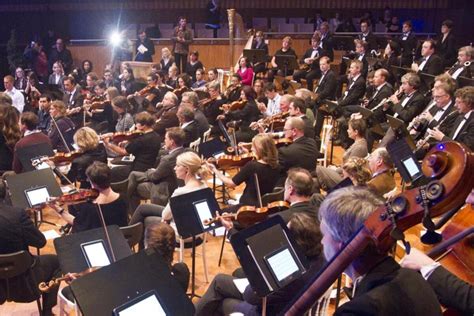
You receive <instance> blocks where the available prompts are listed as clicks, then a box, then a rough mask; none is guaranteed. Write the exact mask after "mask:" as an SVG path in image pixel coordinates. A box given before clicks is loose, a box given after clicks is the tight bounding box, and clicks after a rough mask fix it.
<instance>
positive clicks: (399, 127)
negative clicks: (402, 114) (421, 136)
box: [387, 115, 416, 151]
mask: <svg viewBox="0 0 474 316" xmlns="http://www.w3.org/2000/svg"><path fill="white" fill-rule="evenodd" d="M387 120H388V124H389V125H390V127H391V128H392V130H393V132H394V134H395V138H396V139H402V138H404V139H405V140H406V142H407V144H408V146H410V148H411V150H412V151H415V149H416V145H415V141H414V140H413V138H412V137H411V135H410V133H409V132H408V131H407V128H406V127H405V122H403V121H402V120H400V119H398V118H396V117H393V116H391V115H387Z"/></svg>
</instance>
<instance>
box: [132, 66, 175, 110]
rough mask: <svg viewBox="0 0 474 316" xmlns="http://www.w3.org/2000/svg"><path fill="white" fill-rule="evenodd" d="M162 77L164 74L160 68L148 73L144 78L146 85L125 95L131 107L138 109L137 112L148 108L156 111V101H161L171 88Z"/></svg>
mask: <svg viewBox="0 0 474 316" xmlns="http://www.w3.org/2000/svg"><path fill="white" fill-rule="evenodd" d="M163 79H164V74H163V72H162V71H161V70H159V71H157V72H156V73H150V74H149V75H148V76H147V79H146V81H147V84H148V85H147V86H146V87H145V88H143V89H142V90H140V91H137V92H135V93H134V94H133V95H129V96H128V97H127V99H128V100H129V101H130V103H131V104H132V105H133V107H134V108H135V109H138V112H141V111H142V110H143V111H144V110H149V108H152V109H153V110H151V111H152V112H156V105H157V103H158V102H161V101H163V97H164V96H165V94H166V92H168V91H171V90H172V88H171V87H170V86H167V85H165V84H164V83H163ZM149 111H150V110H149Z"/></svg>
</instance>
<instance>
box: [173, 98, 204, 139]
mask: <svg viewBox="0 0 474 316" xmlns="http://www.w3.org/2000/svg"><path fill="white" fill-rule="evenodd" d="M176 116H177V117H178V120H179V127H180V128H181V129H182V130H183V132H184V135H185V136H184V147H189V145H190V144H191V143H192V142H194V141H195V140H197V139H198V138H199V137H200V135H199V126H198V123H197V122H196V120H195V119H194V111H193V109H192V108H191V107H190V106H187V105H184V104H181V105H180V106H179V108H178V112H176Z"/></svg>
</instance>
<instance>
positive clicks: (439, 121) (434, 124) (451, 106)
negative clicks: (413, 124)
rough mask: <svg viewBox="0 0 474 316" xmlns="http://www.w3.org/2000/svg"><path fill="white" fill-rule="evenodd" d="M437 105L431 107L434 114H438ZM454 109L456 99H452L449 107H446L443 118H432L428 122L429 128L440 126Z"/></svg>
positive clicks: (431, 112)
mask: <svg viewBox="0 0 474 316" xmlns="http://www.w3.org/2000/svg"><path fill="white" fill-rule="evenodd" d="M437 110H438V109H437V107H436V106H434V107H432V108H430V110H429V111H430V114H431V115H432V116H435V114H436V111H437ZM452 111H455V109H454V101H451V104H450V105H449V107H448V108H447V109H446V111H444V113H443V115H441V118H440V119H439V120H438V121H437V120H432V121H431V122H430V123H429V124H428V128H431V129H433V128H435V127H437V126H438V124H439V123H442V121H444V119H445V118H446V117H447V116H448V115H449V114H450V113H451V112H452ZM453 122H454V121H452V122H451V123H453Z"/></svg>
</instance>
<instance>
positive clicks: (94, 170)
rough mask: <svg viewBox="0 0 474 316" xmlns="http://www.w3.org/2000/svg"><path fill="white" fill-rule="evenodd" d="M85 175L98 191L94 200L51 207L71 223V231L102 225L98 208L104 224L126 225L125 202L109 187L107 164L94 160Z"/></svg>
mask: <svg viewBox="0 0 474 316" xmlns="http://www.w3.org/2000/svg"><path fill="white" fill-rule="evenodd" d="M86 176H87V178H88V180H89V181H90V183H91V186H92V189H95V190H97V191H99V196H98V197H97V198H96V199H95V200H93V201H88V202H84V203H81V204H77V205H71V206H69V210H65V209H63V208H61V207H60V206H59V205H58V204H57V203H53V204H51V206H52V208H53V209H55V210H56V212H58V214H59V215H60V216H61V218H62V219H63V220H65V221H66V222H67V223H68V224H70V225H72V232H73V233H77V232H81V231H85V230H89V229H93V228H99V227H102V222H101V220H100V217H99V213H98V210H100V211H101V212H102V214H103V216H104V220H105V224H106V225H118V226H120V227H123V226H127V204H126V203H125V201H124V200H123V199H122V198H121V197H120V194H118V193H116V192H114V191H113V190H112V188H111V187H110V180H111V172H110V168H109V167H108V166H107V164H106V163H103V162H100V161H94V162H93V163H92V165H90V166H89V167H88V168H87V170H86Z"/></svg>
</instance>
